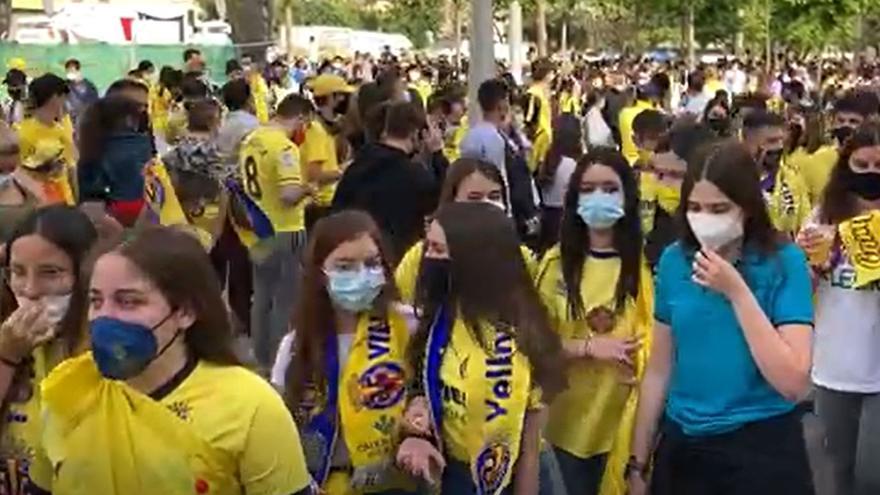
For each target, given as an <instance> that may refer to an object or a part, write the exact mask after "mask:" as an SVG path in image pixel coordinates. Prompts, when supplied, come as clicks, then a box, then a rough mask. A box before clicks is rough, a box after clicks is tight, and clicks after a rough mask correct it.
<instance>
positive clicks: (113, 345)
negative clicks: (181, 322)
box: [89, 313, 180, 380]
mask: <svg viewBox="0 0 880 495" xmlns="http://www.w3.org/2000/svg"><path fill="white" fill-rule="evenodd" d="M170 317H171V314H170V313H169V314H168V316H166V317H165V318H163V319H162V321H160V322H159V323H157V324H156V325H155V326H154V327H153V328H150V327H146V326H144V325H141V324H140V323H133V322H129V321H123V320H119V319H116V318H110V317H101V318H97V319H94V320H92V321H91V322H90V323H89V328H90V330H91V336H92V355H93V356H94V358H95V363H96V364H97V365H98V370H99V371H100V372H101V374H102V375H104V376H105V377H106V378H110V379H112V380H127V379H129V378H131V377H134V376H137V375H138V374H140V373H141V372H142V371H144V370H145V369H146V368H147V366H149V364H150V363H151V362H153V360H155V359H156V358H157V357H159V356H161V355H162V353H163V352H165V350H166V349H168V347H169V346H170V345H171V343H172V342H174V341H175V340H176V339H177V336H178V335H179V333H180V332H178V334H175V336H174V338H173V339H171V340H170V341H168V343H167V344H165V347H163V348H162V350H161V351H159V350H158V347H159V344H158V342H157V341H156V335H155V334H154V333H153V331H154V330H155V329H156V328H158V327H159V326H161V325H162V324H163V323H165V321H167V320H168V318H170Z"/></svg>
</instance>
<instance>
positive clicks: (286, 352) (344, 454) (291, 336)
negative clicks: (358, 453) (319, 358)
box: [270, 304, 418, 467]
mask: <svg viewBox="0 0 880 495" xmlns="http://www.w3.org/2000/svg"><path fill="white" fill-rule="evenodd" d="M393 309H394V310H395V311H397V312H398V313H400V314H401V315H402V316H403V317H404V318H406V322H407V329H408V330H409V333H410V335H412V334H413V333H415V331H416V329H417V328H418V319H417V318H416V316H415V312H414V311H413V309H412V307H411V306H407V305H404V304H395V305H394V306H393ZM295 338H296V330H291V331H290V333H288V334H287V335H285V336H284V338H282V339H281V344H280V345H279V346H278V352H277V353H276V355H275V363H273V364H272V373H271V375H270V379H271V381H272V385H275V386H276V387H277V388H278V389H280V390H284V385H285V382H286V381H287V380H286V377H287V368H288V366H290V361H291V359H292V357H293V353H292V350H293V341H294V340H295ZM336 342H337V345H338V349H339V362H340V363H344V362H345V360H346V359H348V355H349V354H350V353H351V344H352V342H354V333H343V334H339V335H338V336H337V339H336ZM342 368H343V366H340V367H339V372H340V373H341V372H342ZM330 464H331V465H332V466H333V467H347V466H349V465H350V464H351V461H350V460H349V455H348V447H346V445H345V442H336V451H335V452H333V459H332V460H331V462H330Z"/></svg>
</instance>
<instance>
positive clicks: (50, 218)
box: [0, 205, 98, 356]
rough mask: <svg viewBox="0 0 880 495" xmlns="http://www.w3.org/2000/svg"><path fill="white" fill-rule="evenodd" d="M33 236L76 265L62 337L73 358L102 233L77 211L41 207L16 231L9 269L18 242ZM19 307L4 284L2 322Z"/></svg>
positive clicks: (0, 294)
mask: <svg viewBox="0 0 880 495" xmlns="http://www.w3.org/2000/svg"><path fill="white" fill-rule="evenodd" d="M29 235H39V236H40V237H42V238H43V239H45V240H47V241H48V242H50V243H52V244H53V245H54V246H57V247H58V249H60V250H62V251H64V253H65V254H66V255H67V256H68V257H69V258H70V260H71V264H72V266H73V277H74V282H73V287H72V289H71V299H70V306H69V308H68V310H67V314H66V315H65V316H64V319H63V320H61V323H60V333H59V338H60V339H61V341H62V342H63V345H64V352H65V355H67V356H70V355H72V354H73V353H74V352H75V351H76V349H78V348H79V347H80V344H81V340H82V337H83V328H84V326H85V321H86V293H87V289H86V284H87V283H88V279H87V277H85V275H84V274H83V268H84V266H85V264H86V262H87V261H88V258H89V256H90V254H91V249H92V248H93V246H94V244H95V242H96V241H97V239H98V232H97V231H96V230H95V227H94V225H92V222H91V221H89V218H88V217H87V216H86V215H85V214H84V213H82V212H81V211H79V210H78V209H76V208H73V207H70V206H65V205H53V206H46V207H43V208H39V209H37V210H35V211H33V212H31V213H30V214H29V215H28V216H27V217H25V218H24V219H22V221H21V222H20V223H19V224H18V226H17V227H16V228H15V231H14V232H13V234H12V237H11V238H10V239H9V241H8V242H7V244H6V258H5V259H4V260H3V267H4V268H8V267H9V263H10V261H11V258H12V246H13V245H14V244H15V242H16V241H17V240H18V239H20V238H22V237H26V236H29ZM17 308H18V304H17V303H16V301H15V296H14V295H13V294H12V291H11V290H10V288H9V285H8V279H7V280H5V281H4V284H3V288H2V292H0V321H6V319H7V318H9V316H10V315H11V314H12V313H13V312H14V311H15V310H16V309H17Z"/></svg>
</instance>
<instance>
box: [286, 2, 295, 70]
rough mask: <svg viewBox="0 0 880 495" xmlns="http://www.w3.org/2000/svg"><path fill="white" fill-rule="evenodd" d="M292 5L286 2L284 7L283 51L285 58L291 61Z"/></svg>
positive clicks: (292, 58)
mask: <svg viewBox="0 0 880 495" xmlns="http://www.w3.org/2000/svg"><path fill="white" fill-rule="evenodd" d="M293 44H294V42H293V6H292V5H290V4H287V7H286V8H285V9H284V47H285V50H284V52H285V53H286V54H287V60H288V61H289V62H293V60H294V57H293Z"/></svg>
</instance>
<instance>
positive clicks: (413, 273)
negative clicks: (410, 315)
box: [394, 241, 424, 304]
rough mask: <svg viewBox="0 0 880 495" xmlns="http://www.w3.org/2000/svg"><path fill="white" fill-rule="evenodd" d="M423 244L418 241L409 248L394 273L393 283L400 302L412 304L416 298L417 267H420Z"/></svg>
mask: <svg viewBox="0 0 880 495" xmlns="http://www.w3.org/2000/svg"><path fill="white" fill-rule="evenodd" d="M423 246H424V245H423V243H422V241H419V242H417V243H415V244H414V245H413V247H411V248H409V251H407V252H406V254H405V255H403V259H402V260H400V263H399V264H398V265H397V270H395V272H394V281H395V282H396V283H397V290H398V292H400V300H401V301H402V302H404V303H406V304H412V303H413V302H414V301H415V298H416V284H417V283H418V278H419V267H421V265H422V251H423Z"/></svg>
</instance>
